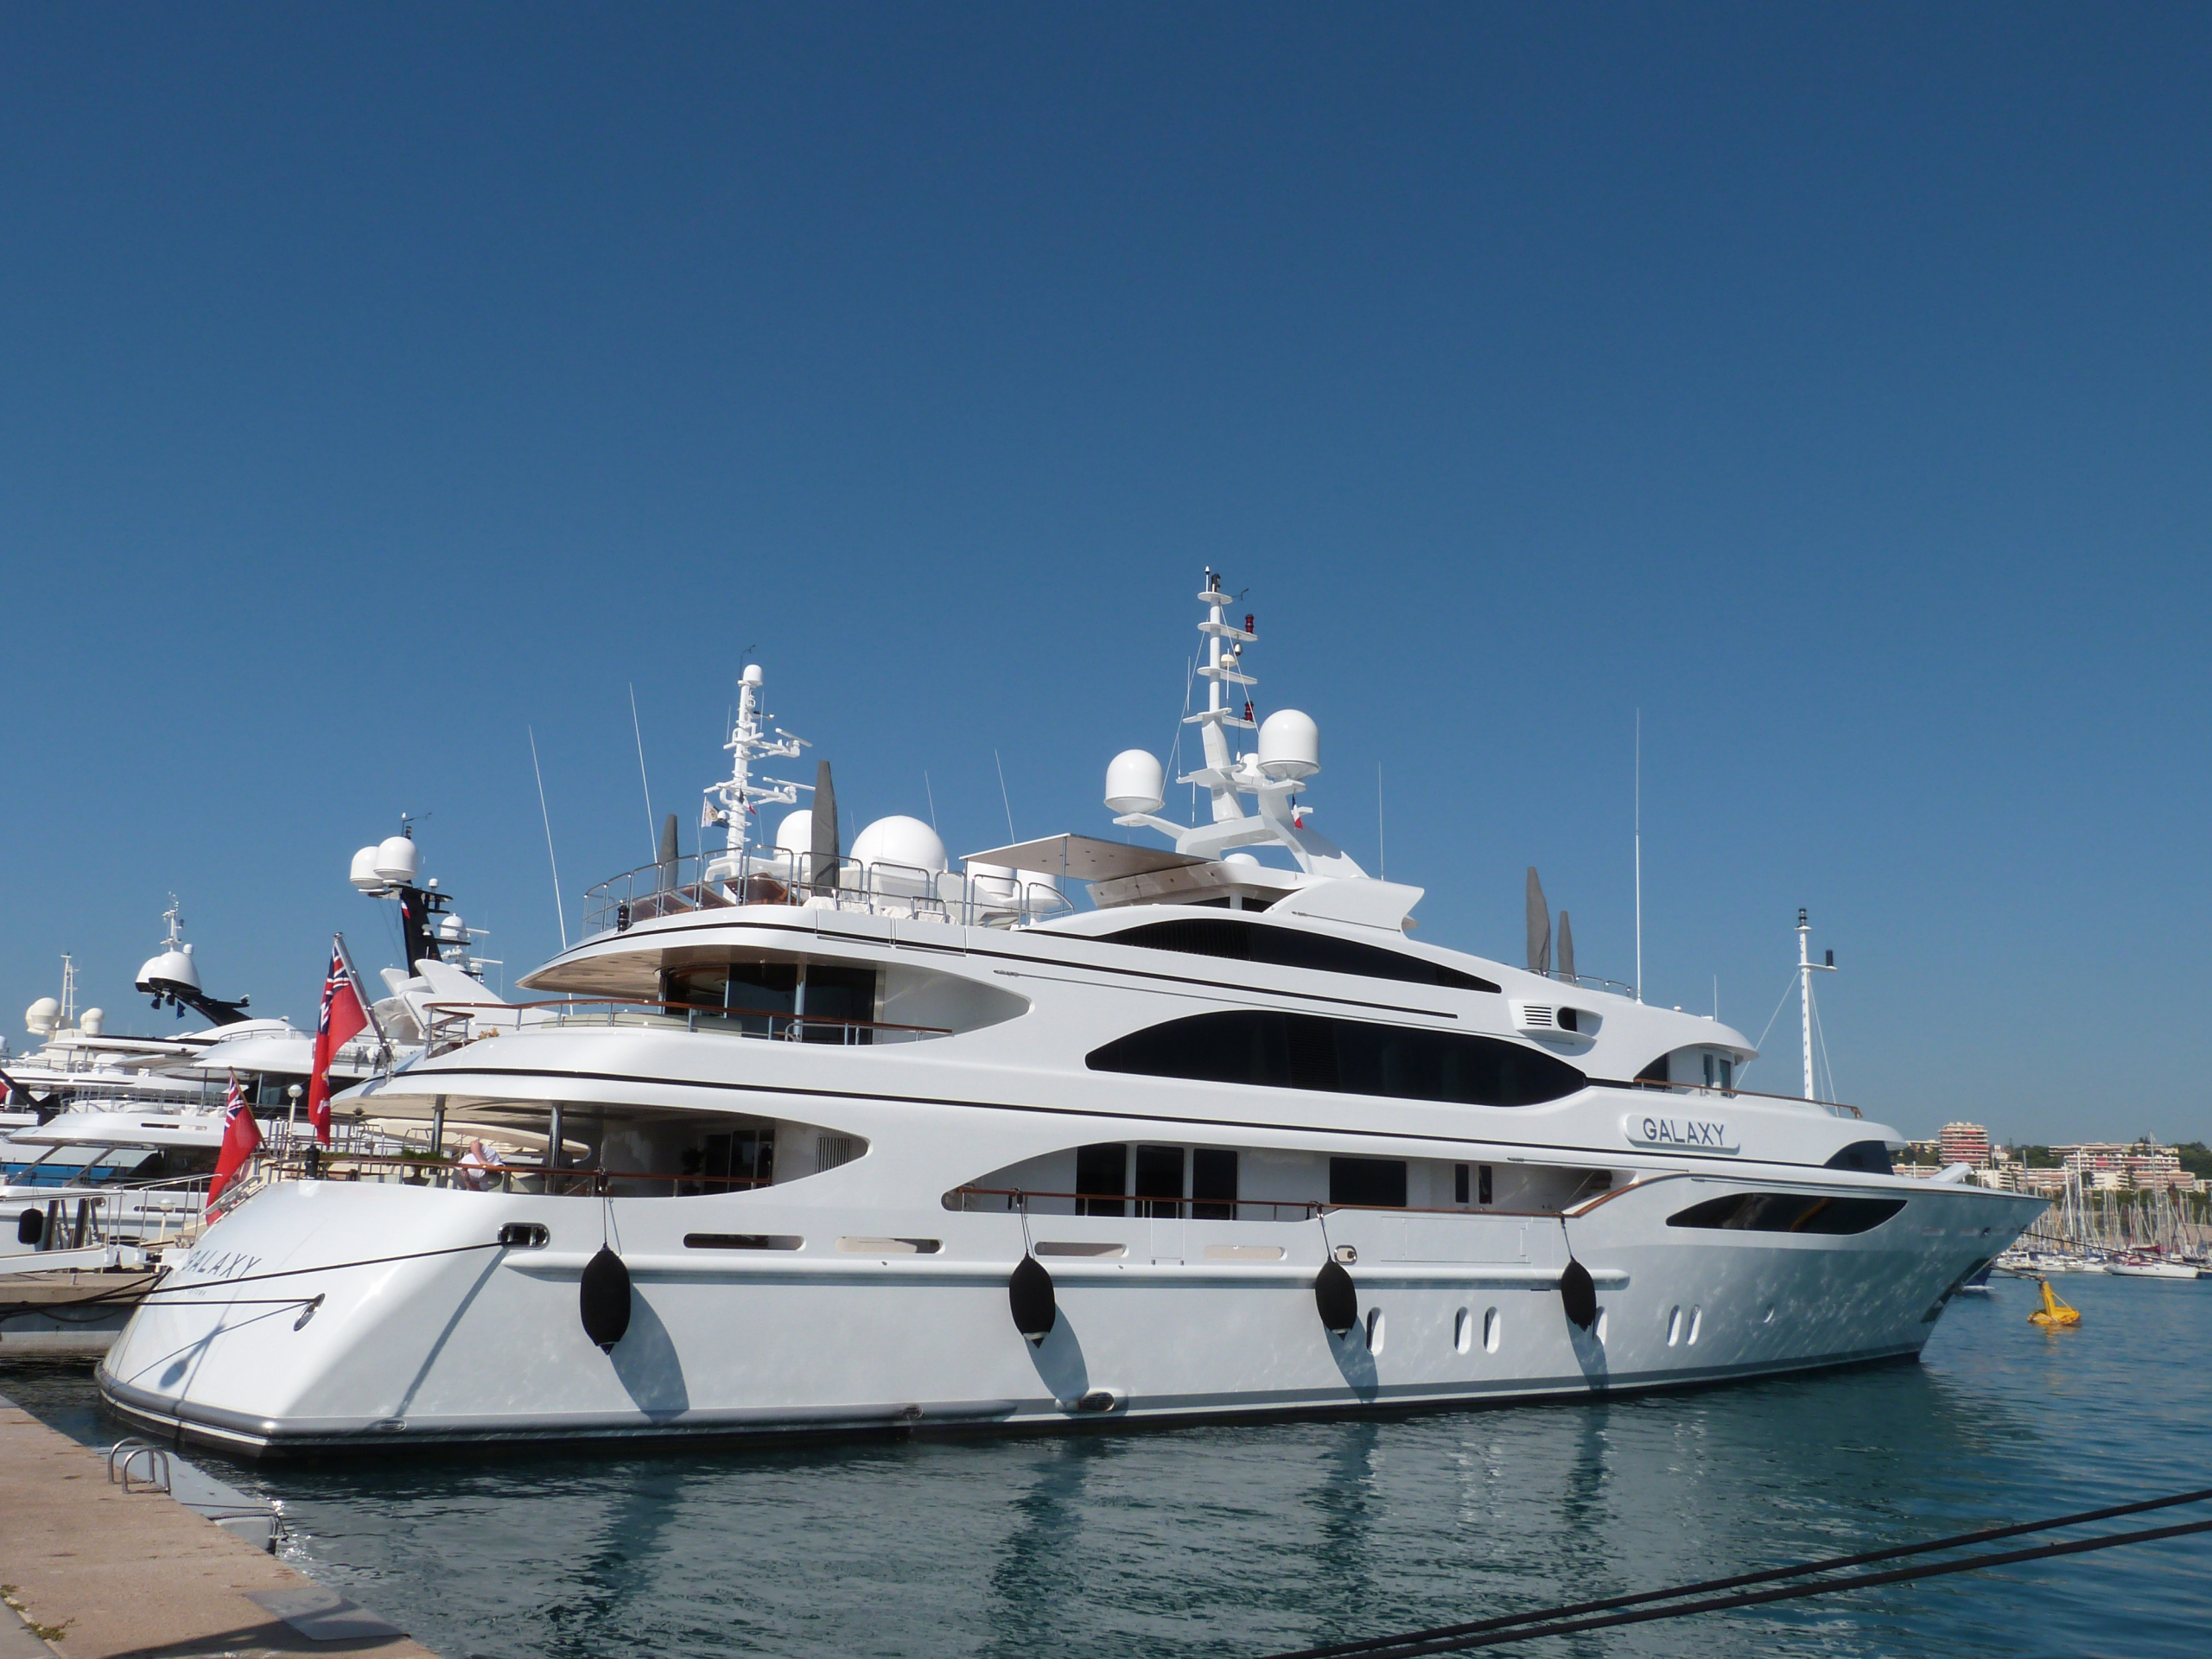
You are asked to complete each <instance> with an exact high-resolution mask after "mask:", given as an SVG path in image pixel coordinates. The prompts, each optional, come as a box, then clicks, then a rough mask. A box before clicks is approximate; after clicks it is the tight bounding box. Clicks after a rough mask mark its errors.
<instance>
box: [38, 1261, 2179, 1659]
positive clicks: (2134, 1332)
mask: <svg viewBox="0 0 2212 1659" xmlns="http://www.w3.org/2000/svg"><path fill="white" fill-rule="evenodd" d="M2029 1294H2030V1287H2027V1286H2024V1285H2013V1286H2010V1287H2000V1288H1999V1294H1998V1295H1997V1296H1996V1297H1994V1298H1993V1299H1991V1300H1989V1301H1986V1302H1979V1303H1967V1302H1961V1303H1959V1304H1955V1305H1954V1306H1953V1307H1952V1308H1951V1309H1950V1310H1949V1311H1948V1312H1947V1313H1946V1314H1945V1315H1944V1319H1943V1322H1942V1325H1940V1326H1939V1328H1938V1333H1937V1339H1936V1343H1935V1344H1933V1345H1932V1346H1931V1349H1930V1351H1929V1358H1928V1362H1927V1363H1925V1364H1923V1365H1902V1366H1891V1367H1886V1368H1883V1369H1880V1370H1869V1371H1856V1372H1846V1373H1839V1374H1836V1375H1834V1376H1817V1377H1808V1378H1802V1379H1799V1380H1796V1381H1793V1382H1780V1383H1756V1384H1750V1385H1745V1386H1738V1387H1732V1388H1723V1389H1713V1390H1710V1391H1708V1392H1705V1393H1700V1394H1688V1395H1664V1396H1656V1397H1651V1398H1642V1399H1614V1400H1610V1401H1605V1402H1594V1403H1590V1402H1584V1403H1576V1404H1561V1405H1557V1406H1549V1407H1541V1408H1498V1409H1491V1410H1486V1411H1475V1412H1462V1413H1447V1414H1430V1415H1409V1416H1405V1417H1402V1418H1395V1419H1383V1420H1367V1421H1341V1422H1306V1423H1287V1424H1279V1425H1274V1426H1268V1427H1254V1428H1233V1429H1231V1428H1220V1429H1196V1430H1187V1431H1179V1432H1173V1433H1123V1434H1110V1433H1109V1434H1085V1435H1079V1436H1075V1437H1071V1438H1067V1439H1059V1440H1001V1441H976V1442H962V1443H927V1442H919V1443H912V1444H901V1443H894V1442H879V1443H874V1444H868V1445H858V1446H852V1445H848V1446H835V1447H820V1446H817V1447H804V1448H801V1447H794V1448H790V1449H787V1450H782V1451H777V1452H753V1453H741V1454H739V1453H714V1454H706V1453H697V1452H683V1451H680V1450H679V1451H677V1452H670V1453H665V1454H656V1455H654V1456H652V1457H609V1456H602V1457H588V1456H545V1455H543V1454H531V1455H527V1456H510V1457H506V1458H501V1459H477V1458H470V1457H465V1456H439V1457H432V1458H418V1459H397V1460H391V1459H387V1460H385V1461H382V1462H379V1463H376V1464H353V1463H337V1464H325V1465H295V1466H289V1467H288V1466H284V1465H270V1466H268V1467H265V1468H262V1469H257V1470H247V1471H244V1472H243V1473H242V1474H239V1475H236V1476H234V1478H240V1479H242V1480H244V1481H245V1482H247V1483H250V1484H257V1485H259V1486H260V1487H262V1488H263V1489H264V1490H265V1491H270V1492H271V1493H273V1494H277V1495H280V1496H282V1497H283V1498H284V1499H285V1500H286V1502H287V1506H288V1509H289V1512H290V1514H291V1515H292V1516H293V1518H294V1520H295V1522H296V1523H297V1524H298V1525H300V1526H301V1528H302V1533H303V1538H302V1545H301V1548H302V1554H303V1556H304V1558H305V1563H306V1565H307V1566H308V1567H309V1569H310V1570H311V1571H312V1572H313V1573H315V1575H316V1576H317V1577H319V1578H321V1579H322V1580H324V1581H326V1582H327V1583H330V1584H332V1585H333V1586H334V1587H337V1588H340V1590H342V1591H344V1592H346V1593H348V1594H352V1595H353V1596H355V1597H356V1598H357V1599H359V1600H361V1601H363V1602H365V1603H366V1604H367V1605H370V1606H372V1607H376V1608H378V1610H379V1611H384V1612H385V1613H386V1614H387V1615H389V1616H391V1617H392V1618H396V1619H397V1620H398V1621H399V1622H401V1623H403V1624H407V1625H409V1626H410V1628H411V1629H413V1630H415V1631H416V1633H417V1634H418V1635H419V1636H421V1637H423V1639H424V1640H425V1641H426V1642H428V1643H429V1645H430V1646H432V1647H434V1648H435V1649H438V1650H439V1651H440V1652H442V1653H443V1654H446V1655H448V1656H450V1659H464V1656H468V1655H486V1656H493V1659H524V1656H534V1655H556V1656H569V1655H574V1656H578V1659H584V1656H594V1659H595V1656H601V1655H608V1654H623V1653H632V1652H635V1653H652V1654H655V1655H670V1656H680V1659H690V1656H700V1659H705V1656H709V1655H715V1656H720V1655H725V1654H775V1655H791V1656H799V1655H806V1656H814V1655H827V1654H837V1655H846V1654H852V1655H865V1656H877V1655H881V1656H899V1659H936V1656H940V1655H943V1656H950V1655H962V1656H970V1655H978V1654H980V1655H986V1656H994V1659H1001V1656H1002V1659H1014V1656H1027V1655H1032V1654H1039V1653H1046V1652H1061V1651H1066V1652H1075V1653H1082V1654H1084V1655H1101V1656H1120V1655H1145V1656H1179V1655H1193V1656H1195V1655H1235V1654H1240V1653H1259V1652H1266V1651H1269V1650H1271V1649H1280V1648H1287V1647H1294V1646H1299V1645H1303V1644H1306V1643H1320V1642H1325V1641H1332V1640H1340V1639H1344V1638H1346V1637H1353V1636H1358V1635H1366V1634H1375V1633H1378V1632H1381V1631H1383V1630H1394V1629H1410V1628H1416V1627H1419V1626H1421V1625H1426V1624H1439V1623H1444V1622H1447V1621H1453V1620H1459V1619H1466V1618H1481V1617H1484V1616H1485V1615H1488V1614H1494V1613H1497V1612H1501V1611H1522V1610H1525V1609H1528V1608H1532V1607H1537V1606H1543V1605H1553V1604H1555V1603H1557V1602H1560V1601H1563V1600H1567V1599H1581V1598H1584V1597H1586V1596H1596V1595H1605V1594H1609V1593H1617V1592H1625V1591H1630V1590H1636V1589H1644V1588H1649V1587H1651V1586H1656V1585H1659V1584H1664V1583H1674V1582H1681V1581H1684V1580H1691V1579H1696V1578H1702V1577H1707V1576H1713V1575H1717V1574H1722V1573H1734V1572H1740V1571H1743V1570H1745V1569H1746V1568H1749V1567H1759V1566H1767V1565H1773V1564H1776V1563H1778V1562H1783V1561H1789V1560H1806V1559H1809V1558H1812V1557H1815V1556H1820V1555H1826V1554H1841V1553H1847V1552H1849V1551H1853V1550H1858V1549H1864V1548H1871V1547H1873V1546H1875V1545H1878V1544H1881V1543H1887V1542H1893V1541H1904V1540H1906V1539H1913V1538H1923V1537H1927V1536H1929V1535H1935V1534H1938V1533H1943V1532H1948V1531H1955V1530H1960V1529H1966V1528H1969V1527H1973V1526H1977V1525H1982V1524H1987V1523H1990V1522H1997V1521H2005V1520H2018V1519H2022V1518H2025V1517H2029V1516H2038V1515H2046V1514H2050V1513H2052V1512H2054V1511H2056V1510H2063V1509H2073V1508H2088V1507H2090V1506H2092V1505H2094V1504H2097V1503H2108V1502H2115V1501H2120V1500H2121V1499H2123V1498H2125V1497H2135V1496H2142V1495H2145V1494H2147V1493H2152V1492H2156V1491H2165V1490H2172V1489H2177V1488H2179V1487H2181V1486H2183V1485H2186V1484H2194V1483H2195V1481H2196V1478H2197V1476H2196V1471H2199V1470H2201V1469H2202V1467H2204V1466H2206V1465H2212V1399H2208V1391H2207V1390H2206V1389H2204V1388H2203V1386H2202V1376H2203V1375H2204V1374H2205V1372H2206V1370H2207V1368H2208V1366H2212V1287H2206V1289H2205V1291H2204V1292H2203V1293H2201V1294H2200V1293H2196V1292H2194V1291H2193V1290H2192V1289H2191V1288H2190V1287H2180V1289H2179V1294H2176V1292H2175V1291H2174V1290H2173V1289H2171V1288H2169V1287H2164V1286H2160V1285H2157V1284H2143V1283H2139V1282H2136V1281H2089V1282H2087V1283H2084V1284H2083V1285H2082V1286H2081V1287H2078V1289H2077V1288H2076V1287H2072V1286H2069V1300H2074V1301H2075V1303H2076V1304H2077V1305H2078V1306H2082V1308H2083V1311H2084V1315H2085V1319H2086V1320H2087V1321H2088V1324H2087V1325H2085V1327H2084V1329H2083V1331H2082V1332H2074V1333H2062V1334H2061V1336H2059V1337H2057V1338H2053V1337H2051V1336H2049V1335H2047V1334H2045V1333H2044V1332H2039V1331H2036V1330H2034V1329H2033V1328H2032V1327H2030V1326H2028V1325H2026V1323H2025V1317H2024V1316H2025V1313H2026V1308H2027V1305H2028V1304H2027V1298H2028V1295H2029ZM2075 1338H2080V1339H2075ZM25 1375H26V1374H24V1373H22V1372H20V1371H17V1370H10V1371H8V1372H7V1373H6V1374H5V1375H4V1376H0V1391H4V1392H9V1393H13V1394H16V1395H18V1397H24V1398H25V1403H27V1404H29V1405H30V1406H31V1407H32V1408H34V1409H36V1410H40V1411H41V1414H47V1415H48V1416H49V1418H50V1419H51V1420H55V1421H61V1422H63V1423H64V1424H65V1425H67V1426H70V1427H72V1428H73V1432H78V1433H81V1434H82V1435H83V1436H84V1437H85V1438H86V1439H88V1440H92V1439H99V1438H102V1437H105V1438H112V1436H113V1433H114V1431H113V1429H112V1428H111V1427H109V1426H105V1425H103V1424H101V1423H99V1421H98V1420H97V1418H96V1417H95V1415H94V1414H93V1413H92V1410H91V1409H90V1408H89V1404H88V1401H89V1395H90V1389H89V1383H88V1381H87V1380H86V1378H85V1376H84V1375H83V1373H82V1372H81V1371H75V1372H50V1373H44V1374H41V1375H42V1376H43V1378H44V1380H43V1381H41V1376H30V1377H29V1381H28V1382H26V1381H25V1380H24V1377H25ZM2208 1583H2212V1545H2208V1544H2205V1543H2203V1542H2201V1541H2179V1542H2177V1543H2175V1544H2171V1545H2160V1546H2154V1547H2152V1548H2151V1549H2149V1550H2145V1551H2143V1552H2140V1553H2135V1552H2116V1553H2114V1554H2112V1555H2107V1556H2101V1557H2092V1558H2088V1560H2086V1561H2083V1562H2075V1563H2063V1562H2060V1563H2044V1564H2039V1565H2038V1566H2037V1567H2033V1568H2022V1569H2017V1570H2014V1571H2012V1572H2011V1573H2007V1574H2005V1575H2001V1576H1996V1577H1990V1578H1986V1579H1985V1578H1961V1579H1957V1580H1941V1581H1937V1582H1935V1583H1930V1584H1925V1585H1922V1586H1910V1587H1900V1588H1898V1589H1896V1590H1893V1591H1888V1592H1874V1593H1872V1594H1866V1595H1860V1596H1855V1597H1853V1598H1851V1599H1849V1600H1848V1601H1834V1602H1820V1603H1805V1604H1799V1605H1795V1606H1791V1607H1788V1608H1778V1609H1770V1610H1767V1611H1760V1612H1756V1613H1750V1612H1747V1613H1743V1614H1738V1615H1732V1616H1729V1617H1727V1618H1707V1619H1701V1620H1697V1621H1688V1622H1684V1623H1682V1624H1654V1625H1649V1626H1643V1627H1636V1628H1632V1629H1630V1630H1621V1631H1616V1632H1610V1633H1607V1634H1606V1635H1605V1636H1603V1637H1595V1636H1593V1637H1584V1638H1578V1639H1577V1642H1578V1643H1579V1644H1580V1645H1573V1646H1570V1645H1569V1644H1567V1643H1558V1642H1554V1643H1548V1644H1541V1647H1542V1648H1543V1649H1546V1650H1548V1652H1550V1653H1553V1654H1562V1653H1567V1652H1574V1653H1589V1654H1592V1655H1599V1654H1603V1655H1605V1656H1607V1659H1612V1656H1620V1655H1630V1654H1633V1655H1675V1654H1682V1655H1689V1654H1693V1653H1696V1654H1703V1653H1707V1652H1711V1651H1713V1650H1715V1649H1719V1650H1721V1651H1727V1652H1738V1651H1741V1652H1750V1651H1758V1652H1760V1653H1762V1654H1764V1653H1777V1654H1784V1655H1813V1654H1839V1653H1840V1654H1867V1655H1872V1654H1885V1655H1886V1654H1912V1655H1922V1656H1929V1659H1974V1656H1981V1655H1989V1656H1995V1655H2012V1654H2018V1653H2034V1654H2051V1655H2058V1654H2073V1653H2112V1654H2115V1655H2118V1654H2122V1653H2125V1654H2126V1655H2128V1656H2131V1659H2134V1656H2142V1655H2159V1654H2166V1653H2173V1654H2181V1653H2190V1654H2193V1653H2195V1652H2196V1650H2197V1648H2198V1643H2197V1639H2196V1638H2197V1635H2198V1633H2199V1632H2200V1631H2201V1629H2202V1624H2203V1622H2204V1620H2205V1619H2207V1618H2212V1592H2208V1590H2207V1588H2206V1586H2207V1585H2208ZM2030 1604H2031V1605H2032V1607H2033V1610H2034V1611H2033V1615H2032V1617H2022V1616H2021V1615H2020V1611H2019V1610H2020V1609H2021V1607H2022V1606H2024V1605H2030ZM2121 1614H2124V1615H2125V1616H2124V1618H2123V1617H2120V1615H2121ZM1530 1651H1531V1652H1535V1651H1537V1649H1530Z"/></svg>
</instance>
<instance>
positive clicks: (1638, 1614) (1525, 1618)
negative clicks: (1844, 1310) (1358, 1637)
mask: <svg viewBox="0 0 2212 1659" xmlns="http://www.w3.org/2000/svg"><path fill="white" fill-rule="evenodd" d="M2208 1498H2212V1487H2204V1488H2201V1489H2200V1490H2198V1491H2191V1492H2179V1493H2176V1494H2175V1495H2173V1496H2172V1497H2153V1498H2145V1499H2143V1500H2142V1501H2140V1502H2139V1503H2117V1504H2113V1505H2112V1506H2111V1507H2109V1508H2107V1509H2101V1510H2082V1512H2080V1513H2079V1514H2075V1515H2063V1516H2057V1517H2056V1518H2054V1519H2051V1520H2048V1521H2024V1522H2018V1523H2017V1524H2015V1525H2012V1526H2004V1527H1986V1528H1983V1529H1980V1531H1977V1532H1963V1533H1958V1534H1955V1535H1953V1536H1951V1537H1948V1538H1937V1539H1932V1540H1930V1541H1928V1542H1925V1543H1918V1544H1897V1545H1892V1546H1891V1547H1890V1548H1885V1549H1873V1550H1866V1551H1864V1552H1862V1553H1860V1554H1856V1555H1838V1556H1834V1557H1832V1558H1830V1559H1829V1560H1822V1561H1808V1562H1806V1563H1804V1564H1802V1565H1801V1566H1796V1567H1767V1568H1764V1569H1763V1570H1761V1571H1758V1572H1755V1573H1737V1574H1735V1575H1734V1576H1732V1577H1730V1578H1725V1579H1707V1580H1701V1581H1700V1582H1698V1583H1695V1584H1685V1585H1678V1586H1675V1587H1674V1588H1672V1589H1667V1590H1646V1591H1642V1592H1637V1594H1634V1595H1626V1596H1611V1597H1608V1598H1606V1599H1603V1600H1599V1601H1583V1602H1573V1603H1569V1604H1567V1605H1564V1606H1559V1607H1546V1608H1541V1609H1538V1610H1536V1611H1532V1612H1526V1613H1509V1614H1505V1615H1503V1616H1500V1617H1498V1618H1484V1619H1477V1620H1474V1621H1472V1622H1471V1623H1468V1624H1443V1625H1438V1626H1436V1627H1434V1628H1433V1629H1430V1630H1410V1631H1405V1632H1402V1633H1400V1634H1398V1635H1395V1636H1383V1637H1369V1638H1367V1639H1365V1640H1363V1641H1356V1642H1340V1643H1334V1644H1333V1645H1331V1646H1328V1647H1320V1648H1305V1649H1300V1650H1299V1651H1297V1652H1295V1653H1284V1654H1274V1655H1270V1656H1268V1659H1350V1656H1354V1655H1357V1656H1362V1659H1414V1656H1417V1655H1422V1654H1432V1653H1461V1652H1465V1651H1467V1650H1469V1649H1474V1648H1489V1647H1497V1646H1501V1645H1503V1644H1504V1643H1511V1642H1532V1641H1534V1640H1535V1639H1536V1638H1537V1637H1545V1636H1569V1635H1573V1634H1574V1633H1576V1632H1578V1631H1582V1630H1605V1629H1609V1628H1611V1627H1613V1626H1616V1625H1621V1624H1646V1623H1649V1622H1650V1621H1652V1620H1655V1619H1662V1618H1685V1617H1688V1615H1691V1614H1694V1613H1710V1612H1719V1611H1725V1610H1726V1609H1729V1608H1733V1607H1753V1606H1758V1605H1764V1604H1765V1603H1769V1602H1777V1601H1789V1600H1795V1599H1800V1598H1802V1597H1807V1596H1825V1595H1834V1594H1836V1593H1838V1592H1842V1591H1847V1590H1862V1589H1866V1588H1870V1587H1872V1586H1877V1585H1884V1584H1902V1583H1905V1582H1908V1581H1910V1580H1917V1579H1930V1578H1936V1577H1939V1576H1941V1575H1942V1574H1944V1573H1972V1572H1978V1571H1981V1570H1984V1569H1986V1568H1989V1567H2007V1566H2011V1565H2012V1564H2014V1563H2016V1562H2019V1561H2032V1560H2044V1559H2047V1558H2049V1557H2051V1556H2055V1555H2078V1554H2084V1553H2085V1552H2088V1551H2090V1550H2097V1549H2111V1548H2115V1547H2116V1546H2119V1545H2121V1544H2140V1543H2151V1542H2154V1541H2157V1540H2158V1539H2161V1538H2178V1537H2183V1536H2185V1535H2189V1534H2192V1533H2201V1532H2212V1521H2193V1522H2186V1523H2184V1524H2183V1525H2179V1526H2172V1527H2152V1528H2148V1529H2144V1530H2141V1531H2138V1532H2120V1533H2112V1534H2108V1535H2106V1536H2104V1537H2101V1538H2079V1539H2070V1540H2067V1541H2063V1542H2060V1543H2055V1544H2039V1545H2037V1546H2035V1547H2033V1548H2028V1549H2017V1550H2005V1551H1999V1552H1996V1553H1994V1554H1986V1555H1972V1556H1968V1557H1967V1558H1966V1559H1965V1560H1956V1561H1938V1562H1934V1563H1931V1564H1929V1565H1926V1566H1922V1567H1900V1568H1897V1569H1896V1570H1894V1571H1891V1572H1887V1573H1853V1574H1851V1575H1850V1576H1848V1577H1845V1578H1840V1579H1831V1580H1825V1581H1823V1582H1821V1583H1817V1584H1796V1585H1785V1586H1783V1587H1781V1588H1779V1589H1773V1590H1758V1591H1750V1592H1744V1593H1740V1594H1734V1595H1714V1594H1713V1593H1712V1592H1716V1591H1727V1590H1738V1591H1740V1590H1741V1589H1742V1586H1746V1585H1752V1584H1770V1583H1772V1582H1774V1581H1775V1580H1778V1579H1796V1578H1804V1577H1806V1576H1808V1575H1809V1574H1813V1573H1834V1572H1838V1571H1840V1570H1841V1569H1843V1568H1846V1567H1864V1566H1866V1565H1869V1564H1870V1563H1872V1562H1875V1561H1890V1560H1900V1559H1902V1558H1904V1557H1907V1556H1912V1555H1927V1554H1936V1553H1937V1552H1940V1551H1942V1550H1947V1549H1960V1548H1965V1547H1966V1546H1967V1545H1970V1544H1983V1543H1990V1542H1993V1541H1995V1540H1997V1539H2000V1538H2017V1537H2020V1536H2022V1535H2025V1534H2028V1533H2036V1532H2050V1531H2052V1530H2054V1529H2057V1528H2059V1527H2074V1526H2082V1525H2084V1524H2086V1523H2088V1522H2093V1521H2109V1520H2112V1519H2113V1518H2115V1517H2116V1516H2123V1515H2141V1514H2143V1513H2145V1511H2147V1510H2164V1509H2172V1508H2174V1507H2176V1506H2177V1505H2179V1504H2185V1503H2202V1502H2204V1501H2205V1500H2206V1499H2208ZM1685 1597H1700V1598H1703V1599H1699V1600H1691V1601H1685V1600H1683V1598H1685ZM1653 1602H1670V1603H1673V1604H1675V1605H1670V1606H1663V1607H1657V1606H1651V1605H1648V1604H1649V1603H1653ZM1622 1608H1630V1609H1634V1610H1635V1611H1626V1612H1623V1611H1615V1610H1618V1609H1622ZM1592 1615H1597V1617H1592ZM1516 1626H1517V1627H1520V1628H1515V1627H1516Z"/></svg>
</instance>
